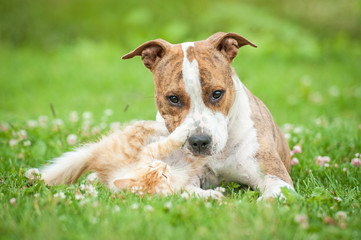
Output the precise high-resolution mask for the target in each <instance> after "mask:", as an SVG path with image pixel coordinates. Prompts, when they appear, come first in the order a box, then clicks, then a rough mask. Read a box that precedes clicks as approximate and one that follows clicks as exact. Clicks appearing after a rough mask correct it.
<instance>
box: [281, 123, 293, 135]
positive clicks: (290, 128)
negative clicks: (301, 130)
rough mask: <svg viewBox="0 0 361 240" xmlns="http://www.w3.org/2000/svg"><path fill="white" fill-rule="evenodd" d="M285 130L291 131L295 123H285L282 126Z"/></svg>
mask: <svg viewBox="0 0 361 240" xmlns="http://www.w3.org/2000/svg"><path fill="white" fill-rule="evenodd" d="M282 129H283V131H285V132H286V133H288V132H290V131H291V130H292V129H293V125H292V124H290V123H285V124H284V125H283V126H282Z"/></svg>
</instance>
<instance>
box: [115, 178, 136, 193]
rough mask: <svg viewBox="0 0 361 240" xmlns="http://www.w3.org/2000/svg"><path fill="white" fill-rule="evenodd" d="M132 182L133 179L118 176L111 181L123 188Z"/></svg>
mask: <svg viewBox="0 0 361 240" xmlns="http://www.w3.org/2000/svg"><path fill="white" fill-rule="evenodd" d="M133 182H134V180H133V179H131V178H118V179H115V180H114V181H113V184H114V185H115V186H116V187H117V188H119V189H121V190H124V189H126V188H129V187H130V186H131V184H132V183H133Z"/></svg>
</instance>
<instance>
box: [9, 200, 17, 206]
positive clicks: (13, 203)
mask: <svg viewBox="0 0 361 240" xmlns="http://www.w3.org/2000/svg"><path fill="white" fill-rule="evenodd" d="M10 204H11V205H14V206H15V204H16V198H12V199H10Z"/></svg>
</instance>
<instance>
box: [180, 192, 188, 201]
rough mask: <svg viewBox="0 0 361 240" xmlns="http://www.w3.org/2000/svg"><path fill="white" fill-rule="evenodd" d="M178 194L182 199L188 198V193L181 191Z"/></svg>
mask: <svg viewBox="0 0 361 240" xmlns="http://www.w3.org/2000/svg"><path fill="white" fill-rule="evenodd" d="M180 196H181V198H183V199H188V198H189V193H187V192H183V193H182V194H181V195H180Z"/></svg>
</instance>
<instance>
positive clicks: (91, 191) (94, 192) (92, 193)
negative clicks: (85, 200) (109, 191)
mask: <svg viewBox="0 0 361 240" xmlns="http://www.w3.org/2000/svg"><path fill="white" fill-rule="evenodd" d="M86 192H87V193H88V194H89V195H90V196H92V197H97V196H98V191H97V190H96V189H95V187H93V186H92V185H88V187H87V188H86Z"/></svg>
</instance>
